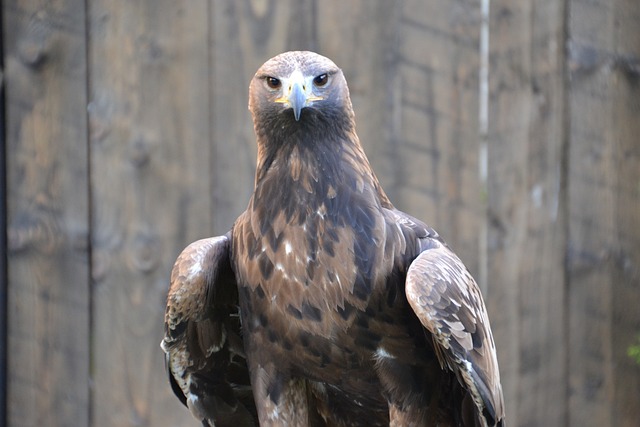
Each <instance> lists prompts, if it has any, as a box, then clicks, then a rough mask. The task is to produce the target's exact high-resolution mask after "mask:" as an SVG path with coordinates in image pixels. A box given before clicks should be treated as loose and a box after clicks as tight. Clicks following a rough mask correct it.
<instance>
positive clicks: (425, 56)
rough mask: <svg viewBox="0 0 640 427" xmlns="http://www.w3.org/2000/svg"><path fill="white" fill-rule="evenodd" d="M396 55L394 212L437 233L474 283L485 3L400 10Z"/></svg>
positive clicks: (406, 5) (417, 4)
mask: <svg viewBox="0 0 640 427" xmlns="http://www.w3.org/2000/svg"><path fill="white" fill-rule="evenodd" d="M399 8H400V23H399V27H398V33H397V37H398V45H397V49H396V50H395V52H394V53H395V54H394V56H393V61H394V64H395V78H394V79H393V80H391V81H390V82H388V83H387V84H388V85H392V87H393V89H392V97H393V100H392V104H391V105H392V112H391V114H392V115H393V130H392V133H393V138H394V147H393V148H394V150H395V161H396V166H395V182H396V184H395V187H396V188H397V193H398V197H397V198H396V205H397V206H398V207H400V208H401V209H404V210H406V211H407V212H408V213H410V214H412V215H414V216H416V217H419V218H422V219H424V220H425V221H426V222H427V223H429V224H430V225H432V226H433V227H435V228H436V229H437V230H438V231H439V233H440V234H441V235H442V236H443V237H444V238H445V240H447V242H448V243H449V244H450V245H451V247H452V248H453V249H454V250H455V251H456V253H458V255H459V256H460V257H461V258H462V260H463V261H464V263H465V264H466V265H467V267H468V268H469V269H470V271H471V272H472V274H474V276H476V277H478V276H479V272H480V264H479V263H480V257H479V249H480V243H481V241H480V239H479V236H480V235H479V230H480V229H481V224H482V223H483V221H484V218H483V213H484V208H483V207H484V203H483V200H482V190H483V189H482V185H481V183H480V180H479V179H478V171H479V163H478V158H479V142H480V139H479V132H478V118H479V110H478V109H479V91H478V74H479V71H478V70H479V65H480V63H479V59H480V55H479V44H480V42H479V38H480V22H481V16H480V4H479V3H478V2H468V1H462V0H457V1H433V2H423V1H407V2H402V3H400V4H399Z"/></svg>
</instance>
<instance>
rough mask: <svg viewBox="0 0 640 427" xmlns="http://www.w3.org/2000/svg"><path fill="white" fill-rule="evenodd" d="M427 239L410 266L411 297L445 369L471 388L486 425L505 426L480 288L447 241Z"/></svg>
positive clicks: (491, 337)
mask: <svg viewBox="0 0 640 427" xmlns="http://www.w3.org/2000/svg"><path fill="white" fill-rule="evenodd" d="M428 240H429V242H428V243H427V244H426V245H424V247H425V248H424V250H423V251H422V252H421V253H420V254H419V255H418V256H417V257H416V258H415V259H414V260H413V262H412V263H411V264H410V266H409V269H408V271H407V278H406V287H405V292H406V295H407V300H408V301H409V304H410V305H411V307H412V308H413V311H414V312H415V314H416V315H417V317H418V318H419V320H420V322H421V323H422V325H423V326H424V327H425V328H426V329H427V330H428V331H429V332H430V333H431V335H432V337H433V347H434V349H435V352H436V355H437V357H438V360H439V362H440V364H441V366H442V368H443V369H449V370H451V371H453V372H454V373H455V374H456V376H457V378H458V380H459V381H460V383H461V385H462V386H463V387H464V388H465V389H467V390H468V392H469V393H470V395H471V397H472V399H473V402H474V403H475V405H476V407H477V408H478V413H479V414H482V417H480V418H484V420H485V421H483V425H489V426H493V425H499V426H502V425H504V423H503V421H501V420H502V419H503V418H504V403H503V396H502V387H501V385H500V374H499V371H498V361H497V357H496V348H495V344H494V341H493V336H492V334H491V327H490V325H489V318H488V315H487V310H486V308H485V305H484V301H483V299H482V296H481V294H480V289H479V288H478V285H477V284H476V282H475V280H474V279H473V277H471V274H470V273H469V271H468V270H467V269H466V267H465V266H464V264H463V263H462V261H460V259H459V258H458V257H457V256H456V255H455V254H454V253H453V252H452V251H451V250H450V249H449V248H448V247H447V246H446V245H445V244H444V243H442V242H441V241H438V240H435V239H431V238H428ZM425 243H426V242H425Z"/></svg>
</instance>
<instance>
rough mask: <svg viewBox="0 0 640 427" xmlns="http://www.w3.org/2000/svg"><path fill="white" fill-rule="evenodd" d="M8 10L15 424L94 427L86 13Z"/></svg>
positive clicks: (67, 5)
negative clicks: (91, 410)
mask: <svg viewBox="0 0 640 427" xmlns="http://www.w3.org/2000/svg"><path fill="white" fill-rule="evenodd" d="M2 7H3V17H4V23H3V33H4V34H3V42H4V46H3V50H4V53H5V58H4V64H5V67H6V68H5V70H4V71H5V75H4V78H5V79H6V82H5V84H6V98H5V100H6V116H5V117H6V120H7V122H6V135H7V140H6V146H5V149H6V154H7V177H6V178H7V194H6V197H7V199H6V200H7V227H8V230H7V234H8V243H7V261H8V281H9V286H8V319H7V322H8V329H9V332H8V334H9V336H8V345H9V349H10V350H9V352H8V384H7V387H8V390H7V398H8V401H7V407H8V423H9V425H16V426H18V425H19V426H41V425H76V426H87V425H88V423H89V317H90V315H89V296H90V291H89V259H88V234H89V206H88V164H87V161H86V160H87V145H86V135H87V116H86V100H87V94H86V81H87V69H86V56H85V52H86V31H85V21H84V3H83V2H79V1H60V2H56V3H54V4H50V3H47V4H40V3H39V2H33V1H23V2H13V1H10V2H4V3H3V4H2ZM2 321H3V322H4V321H5V320H4V319H3V320H2Z"/></svg>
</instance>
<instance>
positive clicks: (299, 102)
mask: <svg viewBox="0 0 640 427" xmlns="http://www.w3.org/2000/svg"><path fill="white" fill-rule="evenodd" d="M285 83H288V86H285V87H286V89H285V93H284V94H283V96H281V97H280V98H278V99H276V100H275V102H278V103H280V104H285V106H287V107H290V108H291V109H292V110H293V117H294V118H295V119H296V121H299V120H300V114H301V112H302V109H303V108H305V107H308V106H309V105H311V104H312V103H313V102H314V101H319V100H321V99H322V97H320V96H315V95H313V92H312V86H313V83H312V82H311V81H309V82H305V79H304V76H303V75H302V73H301V72H300V71H299V70H296V71H294V72H293V74H291V77H290V78H289V79H288V82H286V81H285Z"/></svg>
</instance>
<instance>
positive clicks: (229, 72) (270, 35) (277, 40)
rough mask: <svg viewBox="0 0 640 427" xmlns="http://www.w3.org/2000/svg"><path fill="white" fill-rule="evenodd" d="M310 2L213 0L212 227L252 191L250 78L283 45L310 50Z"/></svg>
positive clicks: (226, 224) (227, 224)
mask: <svg viewBox="0 0 640 427" xmlns="http://www.w3.org/2000/svg"><path fill="white" fill-rule="evenodd" d="M313 4H314V3H313V2H312V1H310V0H304V1H293V0H288V1H278V2H267V1H242V2H238V1H233V0H223V1H216V2H211V10H210V19H209V20H210V25H211V28H210V31H211V35H210V37H211V42H210V55H211V75H210V79H209V91H210V92H209V93H210V97H211V117H210V120H211V141H212V159H211V167H210V172H211V173H210V179H211V182H212V188H213V230H214V232H215V233H216V234H222V233H225V232H227V231H228V230H229V229H230V228H231V225H232V224H233V222H234V221H235V219H236V218H237V216H238V215H239V214H240V213H242V211H244V209H245V208H246V207H247V203H248V202H249V197H250V195H251V193H252V191H253V183H254V178H255V168H256V139H255V134H254V132H253V122H252V121H251V116H250V114H249V111H248V109H247V105H248V102H249V82H250V81H251V78H252V77H253V74H254V73H255V72H256V70H257V69H258V68H259V67H260V65H262V63H263V62H264V61H266V60H267V59H269V58H271V57H272V56H275V55H277V54H278V53H281V52H284V51H286V50H313V49H315V47H316V42H315V20H314V8H313Z"/></svg>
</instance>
